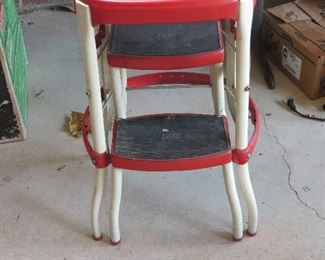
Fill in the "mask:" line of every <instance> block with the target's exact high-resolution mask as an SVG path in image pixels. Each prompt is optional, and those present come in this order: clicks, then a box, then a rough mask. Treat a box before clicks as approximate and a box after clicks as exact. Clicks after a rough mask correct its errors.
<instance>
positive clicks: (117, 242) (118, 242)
mask: <svg viewBox="0 0 325 260" xmlns="http://www.w3.org/2000/svg"><path fill="white" fill-rule="evenodd" d="M120 243H121V240H119V241H116V242H114V241H113V240H112V239H111V244H112V246H117V245H119V244H120Z"/></svg>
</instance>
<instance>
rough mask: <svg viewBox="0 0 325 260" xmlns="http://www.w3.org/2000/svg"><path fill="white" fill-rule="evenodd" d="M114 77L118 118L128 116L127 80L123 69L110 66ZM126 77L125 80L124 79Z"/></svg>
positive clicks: (114, 94)
mask: <svg viewBox="0 0 325 260" xmlns="http://www.w3.org/2000/svg"><path fill="white" fill-rule="evenodd" d="M109 70H110V74H111V78H112V91H113V98H114V105H115V113H116V117H117V118H126V98H127V96H126V80H125V77H126V75H125V76H123V72H122V71H123V69H120V68H114V67H110V68H109ZM123 77H124V80H123Z"/></svg>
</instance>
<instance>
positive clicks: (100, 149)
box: [76, 0, 107, 239]
mask: <svg viewBox="0 0 325 260" xmlns="http://www.w3.org/2000/svg"><path fill="white" fill-rule="evenodd" d="M76 7H77V16H78V23H79V29H80V34H81V40H82V49H83V55H84V68H85V76H86V84H87V95H88V103H89V110H90V117H91V128H92V129H91V130H92V136H93V146H94V150H95V152H96V153H99V154H102V153H105V152H106V149H107V147H106V135H105V128H104V118H103V110H102V98H101V91H100V74H99V66H98V61H97V49H96V43H95V29H94V27H93V26H92V24H91V17H90V10H89V7H88V6H87V5H85V4H84V3H83V2H81V1H79V0H77V1H76ZM105 176H106V168H104V169H100V170H99V169H97V176H96V185H95V192H94V198H93V207H92V221H93V228H94V237H95V239H99V238H100V236H101V232H100V229H99V211H100V204H101V200H102V196H103V190H104V186H105Z"/></svg>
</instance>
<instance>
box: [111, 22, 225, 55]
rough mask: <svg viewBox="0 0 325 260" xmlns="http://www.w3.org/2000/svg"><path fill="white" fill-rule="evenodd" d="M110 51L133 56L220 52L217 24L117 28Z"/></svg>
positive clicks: (122, 26) (118, 26)
mask: <svg viewBox="0 0 325 260" xmlns="http://www.w3.org/2000/svg"><path fill="white" fill-rule="evenodd" d="M111 39H112V40H111V44H110V48H109V52H110V53H112V54H118V55H132V56H178V55H190V54H197V53H204V52H212V51H217V50H219V49H220V42H219V36H218V26H217V22H213V21H211V22H197V23H184V24H149V25H115V26H113V28H112V38H111Z"/></svg>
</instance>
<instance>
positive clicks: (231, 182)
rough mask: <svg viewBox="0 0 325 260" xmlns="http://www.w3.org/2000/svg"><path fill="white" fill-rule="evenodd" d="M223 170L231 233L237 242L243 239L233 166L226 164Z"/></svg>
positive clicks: (241, 219)
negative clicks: (230, 216)
mask: <svg viewBox="0 0 325 260" xmlns="http://www.w3.org/2000/svg"><path fill="white" fill-rule="evenodd" d="M222 168H223V176H224V182H225V187H226V192H227V195H228V200H229V204H230V209H231V214H232V221H233V224H232V232H233V239H234V240H236V241H239V240H241V239H242V237H243V217H242V212H241V206H240V202H239V198H238V193H237V188H236V183H235V177H234V171H233V165H232V163H231V162H230V163H227V164H225V165H224V166H222Z"/></svg>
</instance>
